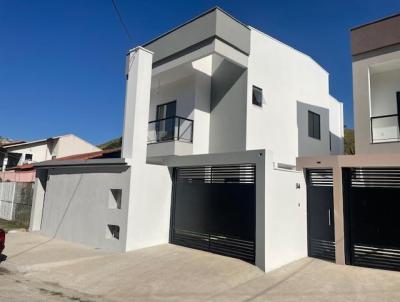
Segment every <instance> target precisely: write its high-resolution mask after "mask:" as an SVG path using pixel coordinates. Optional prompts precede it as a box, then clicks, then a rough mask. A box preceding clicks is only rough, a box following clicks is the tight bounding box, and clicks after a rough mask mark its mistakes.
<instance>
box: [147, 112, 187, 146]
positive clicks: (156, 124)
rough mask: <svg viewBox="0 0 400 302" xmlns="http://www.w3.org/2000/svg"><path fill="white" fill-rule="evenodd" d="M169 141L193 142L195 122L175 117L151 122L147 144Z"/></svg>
mask: <svg viewBox="0 0 400 302" xmlns="http://www.w3.org/2000/svg"><path fill="white" fill-rule="evenodd" d="M167 141H182V142H186V143H192V142H193V121H192V120H189V119H187V118H184V117H180V116H173V117H168V118H164V119H159V120H155V121H151V122H149V130H148V137H147V143H148V144H153V143H160V142H167Z"/></svg>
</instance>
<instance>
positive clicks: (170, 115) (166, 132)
mask: <svg viewBox="0 0 400 302" xmlns="http://www.w3.org/2000/svg"><path fill="white" fill-rule="evenodd" d="M175 116H176V101H173V102H170V103H166V104H162V105H158V106H157V116H156V119H157V124H156V135H157V141H169V140H174V138H175Z"/></svg>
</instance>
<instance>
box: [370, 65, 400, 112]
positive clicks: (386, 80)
mask: <svg viewBox="0 0 400 302" xmlns="http://www.w3.org/2000/svg"><path fill="white" fill-rule="evenodd" d="M397 91H400V69H396V70H390V71H385V72H379V73H372V72H371V73H370V97H371V99H370V106H371V116H380V115H390V114H396V113H397V99H396V92H397Z"/></svg>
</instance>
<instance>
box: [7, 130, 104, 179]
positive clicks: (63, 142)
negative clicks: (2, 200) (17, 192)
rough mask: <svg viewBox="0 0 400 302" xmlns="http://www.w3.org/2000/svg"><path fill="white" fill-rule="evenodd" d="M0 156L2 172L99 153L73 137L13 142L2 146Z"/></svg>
mask: <svg viewBox="0 0 400 302" xmlns="http://www.w3.org/2000/svg"><path fill="white" fill-rule="evenodd" d="M3 149H4V152H2V153H1V154H0V156H1V157H0V159H1V160H0V162H1V167H2V170H3V171H5V170H6V169H8V168H14V167H16V166H18V165H23V164H32V163H37V162H42V161H46V160H51V159H56V158H59V157H65V156H68V155H74V154H80V153H86V152H94V151H100V149H99V148H97V147H96V146H94V145H92V144H90V143H88V142H87V141H85V140H83V139H81V138H79V137H77V136H75V135H73V134H67V135H62V136H55V137H50V138H47V139H42V140H37V141H30V142H24V141H21V142H15V143H8V144H5V145H3Z"/></svg>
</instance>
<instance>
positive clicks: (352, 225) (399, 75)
mask: <svg viewBox="0 0 400 302" xmlns="http://www.w3.org/2000/svg"><path fill="white" fill-rule="evenodd" d="M399 29H400V15H399V14H397V15H394V16H389V17H387V18H384V19H381V20H377V21H374V22H372V23H368V24H365V25H361V26H359V27H356V28H353V29H352V30H351V55H352V60H353V63H352V65H353V96H354V100H353V102H354V126H355V129H354V130H355V131H354V134H355V153H356V154H355V155H352V156H350V155H347V156H343V155H342V156H340V155H339V156H314V157H300V158H298V160H297V164H298V168H299V169H303V171H304V172H305V175H306V176H307V203H308V211H307V212H308V213H307V217H308V254H309V255H310V256H313V257H318V258H322V259H328V260H331V261H336V263H339V264H350V265H357V266H364V267H373V268H379V269H389V270H396V271H400V265H399V263H400V240H399V237H398V230H399V220H398V216H397V215H396V213H398V211H399V210H400V206H399V203H398V202H397V201H398V200H399V198H400V149H399V146H400V145H399V116H400V115H399V108H400V88H399V87H400V65H399V63H400V31H399Z"/></svg>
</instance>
